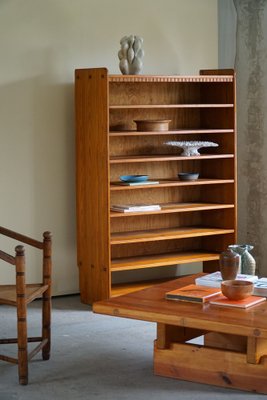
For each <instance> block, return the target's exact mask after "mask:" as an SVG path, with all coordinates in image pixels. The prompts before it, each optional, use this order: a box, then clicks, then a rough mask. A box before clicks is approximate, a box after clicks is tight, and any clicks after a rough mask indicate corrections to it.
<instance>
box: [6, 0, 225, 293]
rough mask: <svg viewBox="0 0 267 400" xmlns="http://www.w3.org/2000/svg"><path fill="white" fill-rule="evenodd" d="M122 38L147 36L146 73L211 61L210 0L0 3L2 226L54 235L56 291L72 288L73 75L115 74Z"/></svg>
mask: <svg viewBox="0 0 267 400" xmlns="http://www.w3.org/2000/svg"><path fill="white" fill-rule="evenodd" d="M129 34H138V35H140V36H142V37H143V38H144V49H145V59H144V70H143V72H144V73H147V74H153V73H157V74H195V73H197V72H198V70H199V69H200V68H216V67H217V48H218V45H217V40H218V34H217V1H216V0H201V1H199V0H135V1H129V0H124V1H122V0H45V1H44V0H24V1H22V0H1V1H0V49H1V75H0V127H1V130H0V135H1V146H0V149H1V153H0V154H1V156H0V185H1V186H0V187H1V196H0V210H1V225H4V226H6V227H9V228H10V229H15V230H19V231H22V232H24V233H26V234H27V235H31V236H35V237H40V234H41V232H42V231H43V230H46V229H49V230H51V231H52V232H53V236H54V273H53V276H54V294H62V293H71V292H75V291H77V290H78V274H77V268H76V245H75V148H74V107H73V71H74V69H75V68H80V67H97V66H107V67H108V68H109V70H110V72H111V73H119V69H118V58H117V52H118V50H119V41H120V39H121V37H122V36H124V35H129ZM31 264H32V263H31ZM33 268H34V267H33V265H30V273H29V275H30V276H33V275H34V272H33V271H34V270H33ZM0 279H1V281H3V280H8V279H9V274H8V272H7V271H6V269H4V271H1V273H0Z"/></svg>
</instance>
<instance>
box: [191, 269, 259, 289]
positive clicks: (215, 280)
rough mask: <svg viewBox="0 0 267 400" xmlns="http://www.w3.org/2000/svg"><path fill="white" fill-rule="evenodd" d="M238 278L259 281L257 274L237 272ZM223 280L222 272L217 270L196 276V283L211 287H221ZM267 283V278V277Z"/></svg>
mask: <svg viewBox="0 0 267 400" xmlns="http://www.w3.org/2000/svg"><path fill="white" fill-rule="evenodd" d="M236 279H239V280H242V281H251V282H257V281H258V277H257V276H256V275H247V274H237V276H236ZM222 281H223V279H222V275H221V272H220V271H216V272H213V273H211V274H208V275H203V276H200V277H198V278H196V279H195V284H196V285H203V286H209V287H221V283H222ZM266 284H267V279H266ZM266 287H267V286H266Z"/></svg>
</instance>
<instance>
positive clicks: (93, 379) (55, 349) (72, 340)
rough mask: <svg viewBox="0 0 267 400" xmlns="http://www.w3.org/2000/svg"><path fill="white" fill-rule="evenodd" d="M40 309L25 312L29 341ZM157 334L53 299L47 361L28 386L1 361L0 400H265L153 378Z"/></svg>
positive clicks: (7, 315) (7, 316)
mask: <svg viewBox="0 0 267 400" xmlns="http://www.w3.org/2000/svg"><path fill="white" fill-rule="evenodd" d="M39 303H40V302H39V301H36V302H34V303H33V304H32V305H31V306H30V309H29V316H30V318H29V326H30V327H31V328H30V329H29V333H30V335H39V329H38V328H39V325H40V310H39V305H40V304H39ZM3 311H6V312H4V313H3ZM1 312H2V313H1V325H0V327H1V337H5V336H6V334H7V332H8V333H9V334H10V331H11V330H14V332H15V314H14V310H13V308H11V307H4V306H1ZM3 331H4V332H3ZM14 332H13V333H11V335H14ZM155 332H156V326H155V324H152V323H146V322H142V321H133V320H128V319H122V318H113V317H108V316H102V315H97V314H93V313H92V312H91V311H90V308H89V307H88V306H86V305H83V304H81V303H80V300H79V297H78V296H66V297H59V298H55V299H53V321H52V337H53V338H52V356H51V359H50V360H49V361H42V360H41V358H40V355H37V356H36V357H35V358H34V359H33V360H32V362H31V363H30V370H29V373H30V376H29V385H28V386H20V385H19V384H18V377H17V366H16V365H12V364H9V363H5V362H2V361H0V400H29V399H31V400H54V399H64V400H85V399H86V400H91V399H96V400H139V399H140V400H146V399H153V400H177V399H181V400H187V399H188V400H189V399H190V400H195V399H196V400H209V399H210V400H223V399H225V400H226V399H227V400H228V399H229V398H230V399H236V400H239V399H242V400H243V399H247V400H256V399H263V398H264V397H265V396H264V395H257V394H253V393H248V392H241V391H238V390H230V389H223V388H218V387H215V386H209V385H202V384H196V383H191V382H185V381H178V380H175V379H168V378H163V377H157V376H154V375H153V364H152V362H153V359H152V357H153V340H154V339H155ZM2 347H3V346H2ZM5 347H6V349H5V350H6V351H5V352H7V351H9V352H10V348H11V345H8V346H5ZM14 351H15V348H14ZM1 352H3V351H1Z"/></svg>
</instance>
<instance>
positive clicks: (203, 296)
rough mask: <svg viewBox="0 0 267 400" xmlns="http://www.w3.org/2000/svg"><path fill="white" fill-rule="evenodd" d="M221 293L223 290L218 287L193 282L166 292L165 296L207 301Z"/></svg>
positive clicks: (196, 301) (171, 298) (168, 298)
mask: <svg viewBox="0 0 267 400" xmlns="http://www.w3.org/2000/svg"><path fill="white" fill-rule="evenodd" d="M220 294H221V291H220V290H218V289H217V288H211V287H207V286H200V285H194V284H191V285H187V286H184V287H181V288H179V289H175V290H171V291H170V292H167V293H165V298H166V299H167V300H179V301H189V302H193V303H206V302H207V301H210V299H211V298H214V297H218V295H220Z"/></svg>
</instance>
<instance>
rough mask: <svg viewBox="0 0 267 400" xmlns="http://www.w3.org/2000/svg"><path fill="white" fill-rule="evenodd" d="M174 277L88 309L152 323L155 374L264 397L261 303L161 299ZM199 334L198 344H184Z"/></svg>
mask: <svg viewBox="0 0 267 400" xmlns="http://www.w3.org/2000/svg"><path fill="white" fill-rule="evenodd" d="M196 276H199V274H198V275H192V276H187V277H183V278H179V279H176V280H173V281H169V282H167V283H163V284H160V285H156V286H152V287H150V288H147V289H143V290H140V291H137V292H132V293H129V294H126V295H123V296H119V297H114V298H111V299H109V300H106V301H100V302H96V303H94V305H93V311H94V312H96V313H99V314H106V315H112V316H115V317H124V318H133V319H137V320H143V321H150V322H156V323H157V339H156V340H155V345H154V372H155V374H156V375H161V376H167V377H172V378H177V379H182V380H188V381H194V382H201V383H207V384H211V385H217V386H223V387H228V388H236V389H243V390H248V391H253V392H258V393H267V301H266V303H262V304H259V305H257V306H254V307H252V308H249V309H247V310H240V309H234V308H226V307H220V306H214V305H209V304H204V305H202V304H195V303H188V302H178V301H172V300H165V298H164V296H165V293H166V292H167V291H170V290H173V289H175V288H178V287H182V286H185V285H187V284H190V283H193V282H194V280H195V278H196ZM202 335H203V336H204V345H203V346H202V345H198V344H192V343H187V342H188V341H189V340H190V339H193V338H196V337H199V336H202Z"/></svg>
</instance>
